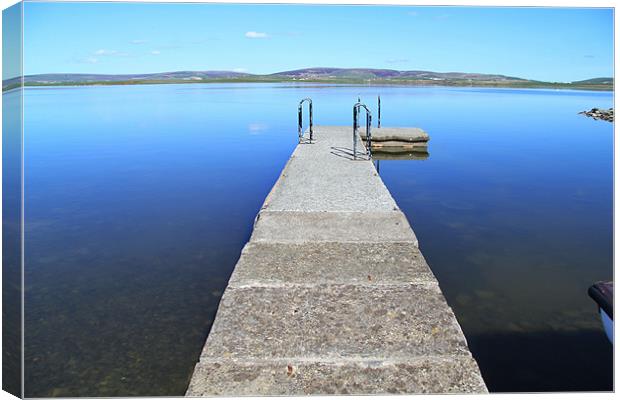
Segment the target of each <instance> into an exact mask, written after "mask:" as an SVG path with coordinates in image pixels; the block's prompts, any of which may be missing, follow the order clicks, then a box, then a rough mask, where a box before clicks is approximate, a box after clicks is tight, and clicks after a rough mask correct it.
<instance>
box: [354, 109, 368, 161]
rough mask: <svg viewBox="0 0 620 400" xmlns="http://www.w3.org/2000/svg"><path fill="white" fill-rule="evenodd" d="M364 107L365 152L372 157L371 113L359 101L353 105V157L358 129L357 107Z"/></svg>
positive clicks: (355, 151) (355, 150) (355, 155)
mask: <svg viewBox="0 0 620 400" xmlns="http://www.w3.org/2000/svg"><path fill="white" fill-rule="evenodd" d="M360 108H364V110H366V154H367V155H368V159H369V160H370V158H371V157H372V150H371V147H372V133H371V127H372V113H371V112H370V109H369V108H368V106H366V104H362V103H360V102H357V103H355V105H353V159H354V160H356V159H357V135H358V130H359V109H360Z"/></svg>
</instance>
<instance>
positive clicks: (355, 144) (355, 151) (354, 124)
mask: <svg viewBox="0 0 620 400" xmlns="http://www.w3.org/2000/svg"><path fill="white" fill-rule="evenodd" d="M357 108H358V106H357V104H356V105H354V106H353V159H354V160H355V159H357V113H358V111H357Z"/></svg>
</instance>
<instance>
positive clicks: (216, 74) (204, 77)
mask: <svg viewBox="0 0 620 400" xmlns="http://www.w3.org/2000/svg"><path fill="white" fill-rule="evenodd" d="M299 81H302V82H318V83H321V82H323V83H341V84H366V85H373V84H374V85H436V86H488V87H521V88H528V87H531V88H534V87H536V88H544V87H547V88H574V89H593V90H613V78H594V79H588V80H584V81H578V82H571V83H555V82H539V81H531V80H527V79H522V78H516V77H511V76H505V75H494V74H477V73H464V72H432V71H397V70H393V69H373V68H304V69H298V70H294V71H284V72H277V73H275V74H267V75H256V74H248V73H242V72H232V71H175V72H162V73H155V74H123V75H102V74H40V75H26V76H24V84H25V85H26V86H79V85H137V84H156V83H211V82H299ZM19 84H20V82H19V78H13V79H8V80H5V81H3V82H2V90H9V89H12V88H15V87H17V86H19Z"/></svg>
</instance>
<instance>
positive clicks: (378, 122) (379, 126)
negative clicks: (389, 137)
mask: <svg viewBox="0 0 620 400" xmlns="http://www.w3.org/2000/svg"><path fill="white" fill-rule="evenodd" d="M377 101H378V103H379V115H377V128H381V96H377Z"/></svg>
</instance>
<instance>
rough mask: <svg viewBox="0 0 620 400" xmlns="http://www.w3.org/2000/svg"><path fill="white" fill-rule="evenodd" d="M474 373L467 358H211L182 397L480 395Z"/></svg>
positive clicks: (480, 386) (480, 383) (481, 389)
mask: <svg viewBox="0 0 620 400" xmlns="http://www.w3.org/2000/svg"><path fill="white" fill-rule="evenodd" d="M477 370H478V366H477V365H476V363H475V361H474V360H473V359H472V358H471V357H427V358H415V359H411V360H407V361H399V362H389V361H381V360H379V361H368V362H355V361H353V362H341V363H336V362H317V361H305V360H301V361H300V360H282V361H270V360H269V361H265V362H261V363H254V362H250V363H248V362H243V361H230V360H213V361H207V362H203V363H200V364H198V365H197V366H196V372H195V374H194V376H195V377H196V378H195V379H192V382H191V384H190V386H189V389H188V390H187V395H189V396H205V395H211V396H217V395H226V396H250V395H254V396H256V395H258V396H266V395H289V396H290V395H309V394H324V395H328V394H405V393H484V392H486V387H485V385H484V382H483V381H482V379H481V377H480V374H479V373H478V372H477Z"/></svg>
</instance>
